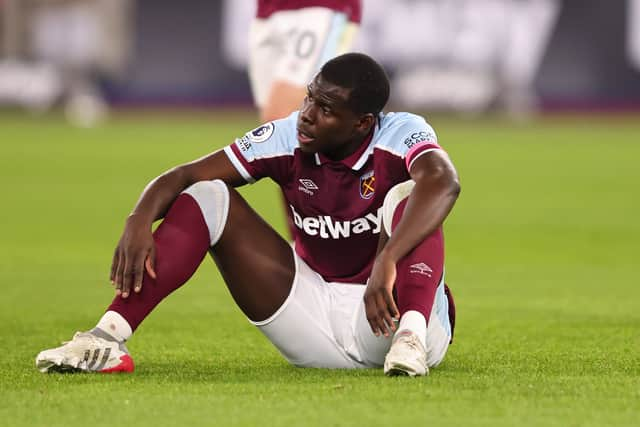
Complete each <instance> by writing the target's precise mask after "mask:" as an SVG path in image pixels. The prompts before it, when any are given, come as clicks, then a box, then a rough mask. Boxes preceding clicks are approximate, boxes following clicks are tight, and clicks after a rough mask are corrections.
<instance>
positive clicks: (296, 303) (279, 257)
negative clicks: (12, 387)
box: [36, 53, 460, 376]
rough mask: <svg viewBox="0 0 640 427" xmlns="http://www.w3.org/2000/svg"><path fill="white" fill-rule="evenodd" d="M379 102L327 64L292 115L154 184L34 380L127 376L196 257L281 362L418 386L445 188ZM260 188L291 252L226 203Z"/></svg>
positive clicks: (365, 77) (440, 289) (432, 158)
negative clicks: (269, 193) (103, 300)
mask: <svg viewBox="0 0 640 427" xmlns="http://www.w3.org/2000/svg"><path fill="white" fill-rule="evenodd" d="M388 97H389V82H388V79H387V76H386V74H385V72H384V70H383V69H382V67H381V66H380V65H379V64H378V63H376V62H375V61H374V60H373V59H371V58H370V57H368V56H366V55H363V54H357V53H349V54H345V55H342V56H338V57H336V58H334V59H332V60H331V61H329V62H327V63H326V64H325V65H324V66H323V67H322V69H321V71H320V72H319V73H318V74H317V75H316V76H315V78H314V79H313V81H312V82H311V83H310V84H309V86H308V88H307V95H306V97H305V99H304V101H303V103H302V106H301V110H300V111H299V112H295V113H293V114H291V115H290V116H289V117H287V118H285V119H282V120H276V121H274V122H270V123H267V124H265V125H263V126H260V127H258V128H256V129H254V130H252V131H250V132H248V133H247V134H246V135H244V136H243V137H242V138H239V139H236V141H235V142H234V143H233V144H231V145H230V146H227V147H226V148H224V150H220V151H217V152H214V153H212V154H210V155H207V156H205V157H203V158H201V159H198V160H195V161H193V162H191V163H187V164H184V165H181V166H178V167H175V168H173V169H171V170H169V171H168V172H166V173H164V174H162V175H160V176H159V177H158V178H156V179H154V180H153V181H152V182H151V183H150V184H149V185H148V186H147V187H146V188H145V190H144V192H143V193H142V196H141V197H140V200H139V201H138V203H137V204H136V206H135V208H134V210H133V212H132V213H131V215H130V216H129V218H128V219H127V222H126V226H125V229H124V232H123V234H122V237H121V239H120V242H119V243H118V246H117V248H116V250H115V254H114V257H113V263H112V267H111V280H112V282H113V283H114V284H115V287H116V296H115V299H114V300H113V302H112V303H111V305H110V306H109V308H108V310H107V312H106V313H105V314H104V315H103V317H102V318H101V319H100V321H99V322H98V324H97V325H96V327H95V328H94V329H92V330H91V331H89V332H84V333H77V334H76V335H75V336H74V338H73V339H72V340H71V341H70V342H68V343H66V344H65V345H63V346H61V347H57V348H54V349H50V350H45V351H43V352H41V353H40V354H39V355H38V356H37V358H36V366H37V367H38V369H40V370H41V371H42V372H49V371H56V370H63V371H64V370H80V371H90V372H118V371H124V372H131V371H133V369H134V365H133V360H132V358H131V356H130V355H129V353H128V351H127V349H126V347H125V346H124V342H125V341H126V340H128V339H129V338H130V337H131V335H132V333H133V331H135V329H136V328H137V327H138V326H139V325H140V323H141V322H142V321H143V320H144V318H145V317H146V316H147V315H148V314H149V313H150V312H151V311H152V310H153V308H154V307H155V306H156V305H157V304H158V303H159V302H160V301H161V300H162V299H163V298H164V297H166V296H167V295H169V294H170V293H171V292H172V291H174V290H175V289H177V288H178V287H180V286H181V285H182V284H184V283H185V282H186V281H187V280H188V279H189V278H190V277H191V275H192V274H193V273H194V272H195V271H196V269H197V268H198V266H199V264H200V263H201V262H202V260H203V258H204V257H205V255H206V254H207V252H210V253H211V255H212V256H213V259H214V260H215V262H216V264H217V266H218V268H219V269H220V272H221V273H222V277H223V278H224V281H225V282H226V285H227V287H228V288H229V291H230V293H231V295H232V297H233V299H234V300H235V302H236V303H237V304H238V306H239V307H240V309H241V310H242V311H243V312H244V314H245V315H246V316H247V317H248V318H249V320H250V321H251V323H253V324H254V325H256V326H257V327H258V328H259V329H260V330H261V331H262V332H263V333H264V334H265V335H266V337H267V338H268V339H269V340H270V341H271V342H272V343H273V344H274V345H275V346H276V347H277V348H278V350H279V351H280V352H281V353H282V355H283V356H284V357H285V358H286V359H287V360H288V361H289V362H290V363H292V364H294V365H296V366H302V367H318V368H365V367H379V366H384V372H385V373H386V374H388V375H411V376H413V375H425V374H426V373H428V368H429V367H433V366H436V365H438V364H439V363H440V362H441V361H442V360H443V358H444V355H445V353H446V351H447V348H448V346H449V343H450V340H451V337H452V334H453V315H454V307H453V300H452V298H451V295H450V294H449V291H448V289H447V288H446V286H445V284H444V241H443V233H442V223H443V221H444V219H445V217H446V216H447V215H448V213H449V211H450V210H451V209H452V207H453V205H454V203H455V201H456V199H457V197H458V193H459V191H460V187H459V184H458V178H457V174H456V171H455V169H454V167H453V165H452V163H451V161H450V160H449V157H448V156H447V154H446V153H445V152H444V151H443V150H442V149H441V148H440V146H439V145H438V143H437V142H436V136H435V133H434V131H433V129H432V128H431V127H430V126H429V125H428V124H427V123H426V122H425V121H424V119H423V118H421V117H419V116H416V115H413V114H409V113H388V114H383V113H381V111H382V108H383V107H384V105H385V104H386V102H387V99H388ZM263 177H269V178H271V179H272V180H274V181H275V182H277V183H278V184H279V185H280V186H281V188H282V190H283V192H284V194H285V196H286V199H287V203H288V205H289V210H290V214H291V217H292V219H293V223H294V224H295V226H296V234H295V236H294V242H295V243H294V247H293V248H292V247H291V246H290V245H289V243H288V242H287V241H285V240H284V239H283V238H282V237H281V236H280V235H279V234H278V233H276V232H275V231H274V230H273V228H271V227H270V226H269V225H268V224H267V223H265V222H264V220H262V218H260V217H259V216H258V215H257V214H256V213H255V212H254V211H253V210H252V209H251V207H249V205H248V204H247V203H246V202H245V200H244V199H243V198H242V197H241V196H240V195H239V193H238V192H237V191H236V190H235V189H234V187H238V186H241V185H244V184H246V183H247V182H249V183H251V182H254V181H256V180H258V179H261V178H263ZM161 218H164V220H163V221H162V223H161V224H160V226H159V227H158V228H157V230H156V231H155V232H153V233H152V231H151V230H152V223H153V222H154V221H155V220H158V219H161ZM238 260H245V262H238ZM247 261H249V262H250V266H249V268H248V267H247V263H246V262H247Z"/></svg>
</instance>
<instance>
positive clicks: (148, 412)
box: [0, 112, 640, 426]
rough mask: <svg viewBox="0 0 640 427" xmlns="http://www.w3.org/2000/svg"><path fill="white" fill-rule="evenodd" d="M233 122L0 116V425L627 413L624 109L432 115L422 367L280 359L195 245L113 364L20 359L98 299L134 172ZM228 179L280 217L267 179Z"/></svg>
mask: <svg viewBox="0 0 640 427" xmlns="http://www.w3.org/2000/svg"><path fill="white" fill-rule="evenodd" d="M253 123H255V122H254V118H253V116H251V115H242V114H240V115H229V114H217V113H198V114H193V115H192V114H189V113H180V114H171V115H169V114H135V113H129V114H120V115H117V116H116V118H115V119H114V120H113V121H112V122H111V123H110V124H109V125H106V126H103V127H101V128H99V129H93V130H82V129H74V128H71V127H69V126H68V125H66V124H65V123H64V122H63V121H62V120H59V119H57V118H56V117H46V118H30V117H24V116H21V115H18V114H12V113H6V112H5V113H0V147H1V149H2V154H1V155H0V171H1V173H2V180H1V183H0V186H1V187H0V189H1V190H2V203H1V206H2V208H1V209H0V227H1V230H0V231H1V238H0V283H1V284H2V298H0V333H1V336H2V351H1V352H0V366H1V367H0V397H1V399H0V425H7V426H9V425H11V426H22V425H25V426H26V425H29V426H58V425H59V426H102V425H127V426H146V425H153V426H165V425H167V426H170V425H171V426H172V425H225V426H227V425H228V426H240V425H275V426H292V425H305V426H316V425H317V426H347V425H348V426H361V425H362V426H378V425H379V426H388V425H396V426H402V425H413V426H417V425H421V426H422V425H424V426H429V425H433V426H476V425H477V426H512V425H522V426H530V425H531V426H534V425H539V426H543V425H544V426H637V425H639V423H640V421H639V420H640V415H639V414H640V380H639V374H640V288H639V286H638V284H639V281H638V271H639V267H638V256H639V254H640V227H639V225H638V218H639V216H638V212H640V190H639V189H638V185H639V183H640V168H639V167H638V166H637V162H638V160H637V159H638V158H640V120H639V117H638V116H629V117H613V116H611V117H605V118H601V117H597V116H587V117H578V116H575V117H568V116H565V117H555V118H544V119H541V120H537V121H535V122H532V123H528V124H509V123H506V122H503V121H500V120H498V119H484V120H469V121H465V120H457V119H450V118H439V117H435V118H433V119H432V123H433V125H434V127H435V128H436V130H437V131H438V133H439V137H440V142H441V143H442V144H443V145H444V146H445V147H446V148H447V150H448V151H449V153H450V155H451V157H452V158H453V160H454V162H455V163H456V165H457V167H458V170H459V173H460V175H461V178H462V188H463V191H462V195H461V198H460V200H459V202H458V204H457V206H456V208H455V210H454V212H453V213H452V215H451V217H450V218H449V220H448V222H447V225H446V237H447V274H448V278H449V279H448V281H449V282H450V284H451V286H452V289H453V291H454V294H455V296H456V301H457V305H458V324H457V329H456V339H455V342H454V345H453V346H452V347H451V349H450V351H449V354H448V356H447V358H446V360H445V362H444V363H443V365H441V366H440V367H439V368H438V369H436V370H433V372H432V374H431V375H430V376H429V377H427V378H421V379H407V378H385V377H384V376H383V375H382V372H381V371H380V370H362V371H328V370H302V369H297V368H293V367H291V366H289V365H287V364H286V363H285V362H284V360H283V359H282V358H281V357H280V356H279V354H278V353H277V351H276V350H274V349H273V348H272V347H271V345H270V344H269V343H268V341H267V340H266V339H265V338H264V337H263V336H262V335H261V334H260V333H259V332H258V331H257V330H256V329H254V328H253V327H251V326H250V325H249V324H248V323H247V322H246V320H245V319H244V318H243V316H242V315H241V313H240V312H239V310H238V309H237V308H235V306H234V304H233V302H232V300H231V298H230V297H229V295H228V293H227V291H226V289H225V287H224V284H223V283H222V282H221V279H220V277H219V275H218V274H217V272H216V270H215V267H214V265H213V263H212V262H211V261H210V260H207V261H206V262H205V263H204V264H203V266H202V267H201V269H200V270H199V272H198V273H197V274H196V276H194V278H193V279H192V280H191V281H190V282H189V283H188V285H186V286H184V287H183V288H181V289H180V290H179V291H177V292H176V293H175V294H174V295H172V296H171V297H170V298H169V299H168V300H167V301H165V302H164V303H163V304H161V306H160V307H159V308H158V309H157V310H156V311H155V312H154V313H153V314H152V316H151V317H150V318H149V319H147V320H146V321H145V323H144V324H143V325H142V326H141V328H140V329H139V331H138V332H137V333H136V336H135V337H134V339H133V340H131V341H130V344H129V348H130V350H131V351H132V354H133V356H134V359H135V361H136V364H137V370H136V372H135V374H134V375H113V376H94V375H79V374H75V375H43V374H40V373H39V372H37V371H36V370H35V368H34V357H35V355H36V354H37V353H38V352H39V351H40V350H42V349H44V348H49V347H52V346H55V345H58V343H59V342H60V341H63V340H66V339H69V338H70V337H71V335H72V334H73V332H74V331H76V330H83V329H88V328H90V327H92V326H93V324H94V323H95V321H96V319H97V318H98V317H99V315H100V314H101V313H102V311H103V310H104V308H105V306H106V305H107V303H108V301H110V299H111V295H112V291H111V288H110V287H109V285H108V281H107V280H106V279H107V276H108V268H109V263H110V259H111V254H112V250H113V247H114V245H115V243H116V241H117V239H118V237H119V233H120V231H121V229H122V225H123V221H124V218H125V217H126V215H127V213H128V211H129V210H130V209H131V207H132V205H133V203H134V201H135V200H136V198H137V196H138V194H139V192H140V190H141V189H142V187H143V186H144V185H145V184H146V183H147V182H148V181H149V180H150V179H151V178H153V177H154V176H156V175H157V174H158V173H160V172H162V171H163V170H165V169H167V168H169V167H171V166H173V165H174V164H176V163H179V162H183V161H187V160H190V159H192V158H195V157H197V156H200V155H203V154H205V153H207V152H209V151H211V150H213V149H215V148H217V147H220V146H222V145H224V144H226V143H228V142H229V141H230V140H231V138H232V137H234V136H238V135H239V134H241V133H243V132H244V131H245V130H247V129H248V128H251V127H253ZM243 192H244V194H245V195H246V196H247V197H248V198H249V199H250V200H251V202H252V203H253V204H254V205H255V206H257V207H258V210H259V211H260V212H261V213H263V215H265V216H266V217H267V218H268V219H269V220H270V221H271V222H272V223H273V224H275V226H276V227H277V228H278V229H279V230H282V229H283V221H282V219H281V216H280V215H281V212H280V205H279V201H278V198H277V194H276V192H275V191H274V187H273V186H271V185H264V184H262V183H261V184H258V185H256V186H253V187H251V188H247V189H246V190H243ZM239 262H247V263H248V260H239ZM247 265H248V266H250V265H249V264H247Z"/></svg>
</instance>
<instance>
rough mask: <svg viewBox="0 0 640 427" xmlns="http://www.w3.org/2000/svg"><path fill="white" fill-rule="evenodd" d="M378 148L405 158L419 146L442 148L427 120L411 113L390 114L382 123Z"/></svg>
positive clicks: (377, 142)
mask: <svg viewBox="0 0 640 427" xmlns="http://www.w3.org/2000/svg"><path fill="white" fill-rule="evenodd" d="M377 139H378V140H377V141H376V148H379V149H382V150H386V151H389V152H391V153H393V154H395V155H397V156H398V157H402V158H405V157H406V156H407V155H408V154H409V152H410V151H411V150H412V149H413V148H414V147H417V146H423V145H429V146H431V147H437V148H440V147H439V145H438V137H437V136H436V132H435V131H434V130H433V128H432V127H431V125H429V124H428V123H427V122H426V120H425V119H424V118H422V117H420V116H418V115H416V114H411V113H388V114H386V115H385V116H384V117H383V118H382V120H381V122H380V131H379V132H378V138H377Z"/></svg>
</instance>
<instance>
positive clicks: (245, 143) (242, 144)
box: [236, 135, 251, 151]
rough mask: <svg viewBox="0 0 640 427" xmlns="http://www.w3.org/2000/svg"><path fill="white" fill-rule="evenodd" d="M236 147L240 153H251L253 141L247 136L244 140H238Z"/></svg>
mask: <svg viewBox="0 0 640 427" xmlns="http://www.w3.org/2000/svg"><path fill="white" fill-rule="evenodd" d="M236 145H237V146H238V148H239V149H240V151H249V149H250V148H251V141H249V138H247V136H246V135H245V136H243V137H242V138H237V139H236Z"/></svg>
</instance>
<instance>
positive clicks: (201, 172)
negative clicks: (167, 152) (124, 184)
mask: <svg viewBox="0 0 640 427" xmlns="http://www.w3.org/2000/svg"><path fill="white" fill-rule="evenodd" d="M213 179H221V180H223V181H224V182H226V183H227V184H228V185H230V186H233V187H238V186H241V185H243V184H245V183H246V181H245V180H244V178H242V176H241V175H240V174H239V173H238V171H237V170H236V168H235V167H234V166H233V164H232V163H231V161H230V160H229V158H228V157H227V155H226V154H225V153H224V152H223V151H222V150H219V151H216V152H214V153H212V154H209V155H207V156H205V157H202V158H200V159H197V160H194V161H192V162H189V163H185V164H183V165H180V166H176V167H175V168H173V169H170V170H169V171H167V172H165V173H163V174H162V175H160V176H158V177H157V178H155V179H154V180H153V181H151V182H150V183H149V184H148V185H147V186H146V187H145V189H144V190H143V192H142V195H141V196H140V198H139V199H138V202H137V203H136V205H135V207H134V208H133V211H132V212H131V214H130V215H129V217H128V218H127V221H126V224H125V228H124V231H123V233H122V237H121V238H120V241H119V242H118V246H117V247H116V250H115V253H114V255H113V261H112V263H111V275H110V278H111V282H112V283H113V284H114V285H115V287H116V294H117V295H122V297H123V298H126V297H127V296H128V295H129V293H130V290H131V288H133V290H134V291H135V292H139V291H140V289H141V288H142V277H143V273H144V268H146V269H147V272H148V273H149V275H151V276H152V277H154V278H155V276H156V273H155V270H154V263H155V248H154V242H153V236H152V233H151V227H152V225H153V222H154V221H156V220H158V219H161V218H163V217H164V215H165V214H166V212H167V211H168V209H169V207H170V206H171V204H172V203H173V201H174V200H175V199H176V198H177V197H178V195H179V194H180V192H182V191H183V190H184V189H186V188H187V187H189V186H190V185H192V184H194V183H196V182H198V181H208V180H213Z"/></svg>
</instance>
